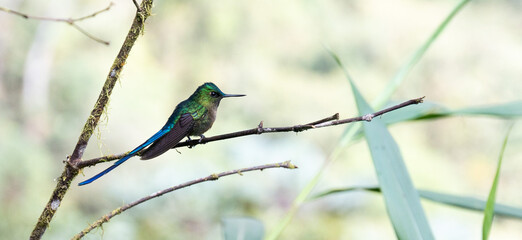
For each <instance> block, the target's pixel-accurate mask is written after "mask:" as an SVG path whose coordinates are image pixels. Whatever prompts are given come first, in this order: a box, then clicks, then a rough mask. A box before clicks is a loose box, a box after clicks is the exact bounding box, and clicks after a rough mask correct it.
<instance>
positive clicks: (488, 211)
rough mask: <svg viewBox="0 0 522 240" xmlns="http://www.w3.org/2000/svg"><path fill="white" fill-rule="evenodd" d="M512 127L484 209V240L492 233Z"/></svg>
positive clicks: (502, 150) (505, 140)
mask: <svg viewBox="0 0 522 240" xmlns="http://www.w3.org/2000/svg"><path fill="white" fill-rule="evenodd" d="M512 127H513V125H511V127H510V128H509V130H508V133H507V134H506V137H505V138H504V142H503V143H502V149H501V150H500V155H499V157H498V164H497V171H496V173H495V178H494V179H493V184H492V186H491V190H490V191H489V196H488V201H487V202H486V208H485V209H484V222H483V224H482V239H484V240H487V239H488V238H489V232H490V231H491V225H492V224H493V217H494V215H495V199H496V195H497V186H498V179H499V176H500V167H501V166H502V158H503V157H504V151H505V150H506V145H507V141H508V138H509V133H510V132H511V128H512Z"/></svg>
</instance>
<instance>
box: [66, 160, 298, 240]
mask: <svg viewBox="0 0 522 240" xmlns="http://www.w3.org/2000/svg"><path fill="white" fill-rule="evenodd" d="M268 168H287V169H295V168H297V166H296V165H294V164H292V163H291V162H290V161H286V162H280V163H272V164H265V165H260V166H255V167H249V168H242V169H236V170H231V171H226V172H222V173H218V174H215V173H214V174H210V175H208V176H206V177H202V178H199V179H195V180H192V181H188V182H185V183H182V184H179V185H176V186H173V187H170V188H167V189H164V190H161V191H158V192H155V193H153V194H151V195H149V196H146V197H143V198H140V199H138V200H136V201H134V202H132V203H129V204H126V205H123V206H121V207H119V208H117V209H115V210H113V211H111V212H109V213H107V214H106V215H105V216H103V217H101V218H99V219H98V220H97V221H96V222H94V223H93V224H91V225H89V226H88V227H87V228H85V229H84V230H83V231H81V232H80V233H78V234H77V235H75V236H74V237H73V238H72V239H80V238H82V237H83V236H85V235H86V234H87V233H89V232H90V231H92V230H93V229H95V228H97V227H99V226H101V225H102V224H104V223H106V222H108V221H109V220H110V219H111V218H113V217H114V216H116V215H118V214H120V213H122V212H124V211H126V210H128V209H130V208H132V207H134V206H136V205H138V204H141V203H143V202H146V201H148V200H151V199H153V198H156V197H159V196H161V195H164V194H166V193H170V192H172V191H175V190H178V189H182V188H186V187H189V186H192V185H195V184H198V183H203V182H207V181H215V180H218V179H219V178H221V177H225V176H229V175H233V174H239V175H241V176H242V175H243V173H245V172H250V171H256V170H260V171H263V170H265V169H268Z"/></svg>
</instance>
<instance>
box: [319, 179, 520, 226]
mask: <svg viewBox="0 0 522 240" xmlns="http://www.w3.org/2000/svg"><path fill="white" fill-rule="evenodd" d="M352 191H371V192H381V189H380V188H379V186H376V185H375V186H356V187H347V188H338V189H332V190H328V191H325V192H322V193H320V194H317V195H315V196H314V197H312V198H311V199H312V200H313V199H318V198H322V197H325V196H329V195H332V194H336V193H347V192H352ZM417 191H418V192H419V196H420V197H421V198H423V199H427V200H430V201H433V202H436V203H441V204H446V205H450V206H454V207H458V208H464V209H468V210H473V211H480V212H483V211H484V209H485V208H486V201H484V200H481V199H478V198H474V197H468V196H457V195H453V194H446V193H439V192H433V191H428V190H421V189H418V190H417ZM495 214H496V215H499V216H503V217H512V218H518V219H522V208H517V207H513V206H509V205H505V204H500V203H496V204H495Z"/></svg>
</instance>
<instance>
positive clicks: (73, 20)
mask: <svg viewBox="0 0 522 240" xmlns="http://www.w3.org/2000/svg"><path fill="white" fill-rule="evenodd" d="M113 5H114V3H112V2H111V3H109V6H107V7H106V8H104V9H102V10H99V11H96V12H94V13H91V14H89V15H87V16H84V17H79V18H52V17H40V16H31V15H28V14H25V13H22V12H18V11H15V10H12V9H9V8H6V7H0V11H4V12H7V13H11V14H14V15H17V16H20V17H23V18H25V19H35V20H41V21H53V22H64V23H67V24H69V25H71V26H73V27H74V28H76V30H78V31H79V32H81V33H83V34H84V35H85V36H87V37H88V38H90V39H92V40H94V41H96V42H99V43H102V44H105V45H109V42H107V41H104V40H101V39H99V38H97V37H94V36H93V35H92V34H89V33H88V32H87V31H85V30H83V29H82V28H80V26H78V25H77V24H76V22H79V21H82V20H85V19H88V18H93V17H95V16H96V15H98V14H100V13H102V12H106V11H109V9H111V7H112V6H113Z"/></svg>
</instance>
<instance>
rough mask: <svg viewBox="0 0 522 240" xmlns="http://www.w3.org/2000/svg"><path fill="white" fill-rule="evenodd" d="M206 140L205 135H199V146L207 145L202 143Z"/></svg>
mask: <svg viewBox="0 0 522 240" xmlns="http://www.w3.org/2000/svg"><path fill="white" fill-rule="evenodd" d="M205 138H206V137H205V135H203V134H201V135H199V140H198V143H199V144H205V143H201V141H203V140H204V139H205Z"/></svg>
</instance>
